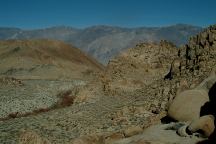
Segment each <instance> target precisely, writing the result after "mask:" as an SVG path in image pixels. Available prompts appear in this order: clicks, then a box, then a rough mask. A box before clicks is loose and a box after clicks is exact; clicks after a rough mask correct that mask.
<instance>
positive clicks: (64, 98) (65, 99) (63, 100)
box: [54, 90, 75, 108]
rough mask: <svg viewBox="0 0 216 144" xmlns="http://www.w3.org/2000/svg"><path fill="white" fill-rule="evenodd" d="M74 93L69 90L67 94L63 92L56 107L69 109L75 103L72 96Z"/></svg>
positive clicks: (59, 95)
mask: <svg viewBox="0 0 216 144" xmlns="http://www.w3.org/2000/svg"><path fill="white" fill-rule="evenodd" d="M71 93H72V91H71V90H68V91H65V92H61V93H59V94H58V95H57V97H58V98H59V99H58V101H57V103H56V104H55V105H54V107H57V108H59V107H68V106H71V105H72V104H73V102H74V98H75V97H74V96H72V95H71Z"/></svg>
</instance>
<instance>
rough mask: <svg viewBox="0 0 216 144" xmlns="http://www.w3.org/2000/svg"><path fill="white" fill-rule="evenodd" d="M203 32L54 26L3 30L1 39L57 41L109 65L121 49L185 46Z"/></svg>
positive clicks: (195, 29) (179, 26)
mask: <svg viewBox="0 0 216 144" xmlns="http://www.w3.org/2000/svg"><path fill="white" fill-rule="evenodd" d="M201 30H202V28H201V27H197V26H190V25H186V24H177V25H173V26H167V27H140V28H121V27H114V26H100V25H99V26H92V27H88V28H85V29H75V28H72V27H65V26H62V27H51V28H46V29H38V30H22V29H16V28H0V39H2V40H6V39H38V38H39V39H41V38H48V39H57V40H62V41H65V42H67V43H70V44H73V45H75V46H76V47H78V48H81V49H82V50H83V51H84V52H86V53H88V54H89V55H91V56H94V57H95V58H96V59H97V60H99V61H100V62H101V63H104V64H107V62H108V61H109V60H110V59H111V58H112V57H114V56H116V55H117V54H119V52H121V51H122V50H125V49H128V48H131V47H134V46H135V45H136V44H137V43H140V42H159V41H160V40H169V41H171V42H173V43H174V44H175V45H178V46H179V45H182V44H185V43H186V42H187V40H188V38H189V37H190V36H192V35H195V34H197V33H198V32H200V31H201Z"/></svg>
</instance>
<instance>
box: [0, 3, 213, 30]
mask: <svg viewBox="0 0 216 144" xmlns="http://www.w3.org/2000/svg"><path fill="white" fill-rule="evenodd" d="M176 23H186V24H192V25H198V26H208V25H210V24H216V0H0V26H7V27H20V28H26V29H31V28H44V27H50V26H58V25H66V26H73V27H78V28H82V27H87V26H92V25H101V24H103V25H115V26H124V27H137V26H166V25H172V24H176Z"/></svg>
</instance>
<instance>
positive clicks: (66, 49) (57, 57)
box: [0, 40, 103, 79]
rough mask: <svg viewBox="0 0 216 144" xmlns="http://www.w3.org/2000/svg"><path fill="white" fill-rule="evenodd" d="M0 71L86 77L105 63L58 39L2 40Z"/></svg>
mask: <svg viewBox="0 0 216 144" xmlns="http://www.w3.org/2000/svg"><path fill="white" fill-rule="evenodd" d="M0 59H1V62H0V75H1V76H13V77H16V78H25V79H68V78H70V79H82V78H83V77H85V75H86V74H89V75H90V74H91V73H92V74H93V73H94V72H96V71H100V70H102V69H103V66H102V65H101V64H99V63H98V62H96V61H95V60H94V59H93V58H91V57H89V56H87V55H85V54H84V53H83V52H81V51H80V50H79V49H77V48H75V47H73V46H71V45H69V44H65V43H63V42H60V41H54V40H8V41H0Z"/></svg>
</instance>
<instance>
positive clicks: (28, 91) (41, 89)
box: [0, 25, 216, 144]
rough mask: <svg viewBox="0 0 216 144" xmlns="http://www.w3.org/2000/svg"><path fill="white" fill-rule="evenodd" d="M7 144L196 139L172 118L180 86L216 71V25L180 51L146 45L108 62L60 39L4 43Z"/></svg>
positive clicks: (2, 118) (3, 134)
mask: <svg viewBox="0 0 216 144" xmlns="http://www.w3.org/2000/svg"><path fill="white" fill-rule="evenodd" d="M0 59H1V61H0V143H3V144H16V143H18V144H196V143H197V142H199V141H202V140H206V139H207V138H205V137H203V136H202V135H199V134H197V133H195V134H194V135H190V136H181V135H179V134H178V133H177V130H178V128H179V127H182V126H183V125H185V124H186V122H184V121H173V122H170V121H166V122H165V123H166V124H164V122H163V119H164V117H165V116H167V111H168V109H169V106H170V104H171V103H172V102H173V100H174V99H175V97H176V95H177V94H178V93H179V91H180V90H181V91H182V90H183V91H184V90H187V89H193V88H195V87H197V86H198V85H199V84H200V83H201V82H202V81H203V80H205V79H206V78H208V77H209V76H210V75H214V74H215V73H216V25H214V26H210V27H209V28H207V29H205V30H203V31H202V32H201V33H199V34H198V35H194V36H193V37H191V38H190V39H189V42H188V43H187V44H186V45H184V46H181V47H179V48H177V47H176V46H175V45H174V44H173V43H171V42H168V41H167V40H162V41H160V42H148V43H147V42H143V43H138V44H136V46H135V47H133V48H130V49H128V50H125V51H122V52H121V53H120V54H119V55H117V56H115V57H114V58H113V59H111V60H110V61H109V62H108V64H107V66H103V65H101V64H100V63H98V62H97V61H96V60H94V59H93V58H91V57H90V56H88V55H86V54H84V53H83V52H81V51H80V50H78V49H77V48H74V47H73V46H71V45H68V44H64V43H63V42H61V41H55V40H44V39H41V40H7V41H0Z"/></svg>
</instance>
